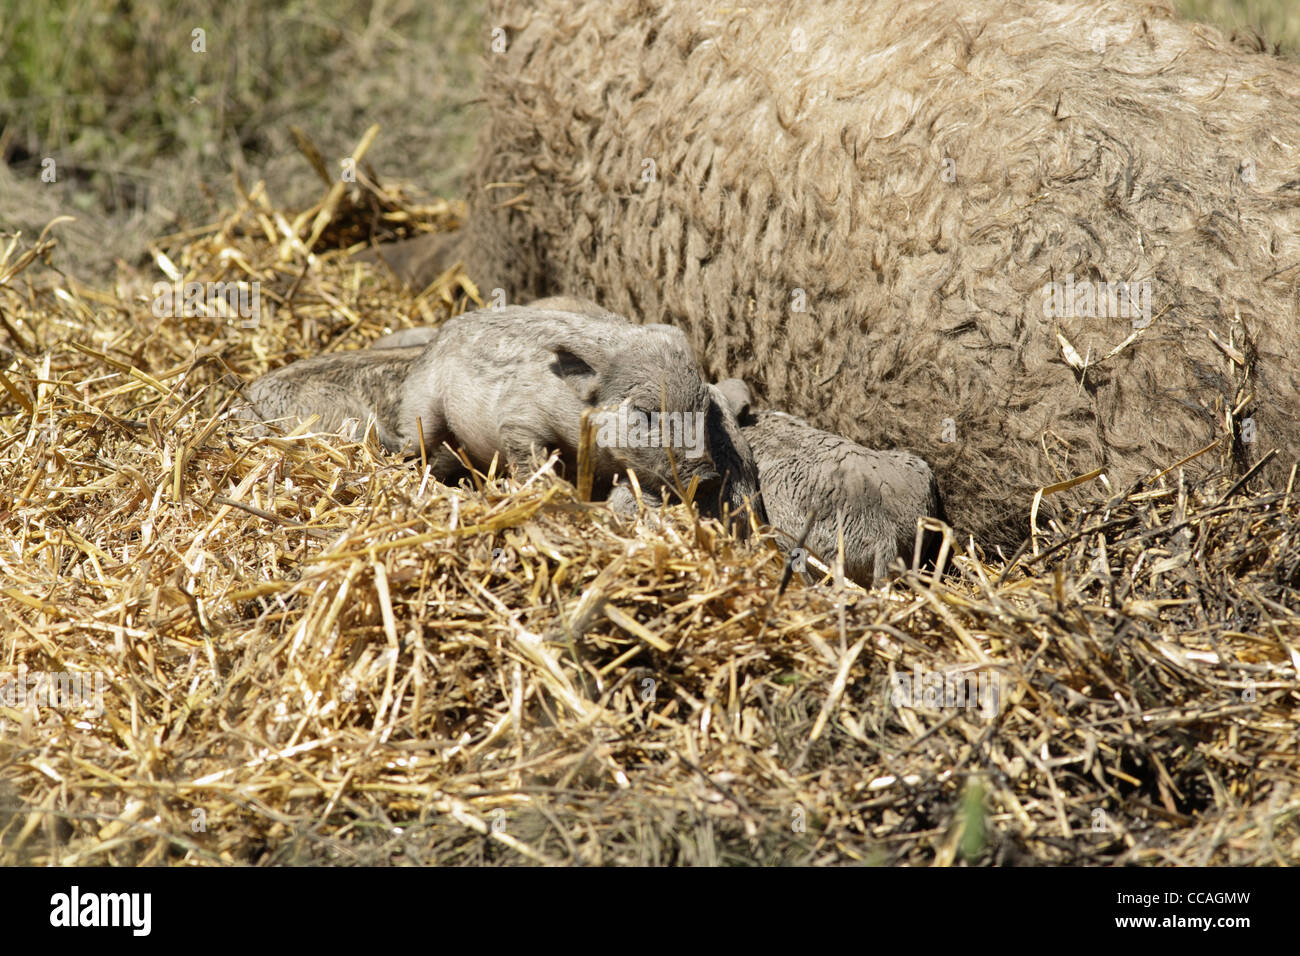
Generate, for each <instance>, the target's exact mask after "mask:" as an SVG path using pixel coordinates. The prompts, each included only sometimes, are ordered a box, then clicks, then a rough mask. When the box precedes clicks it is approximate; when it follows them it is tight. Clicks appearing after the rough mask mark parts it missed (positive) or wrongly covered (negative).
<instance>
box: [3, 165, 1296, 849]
mask: <svg viewBox="0 0 1300 956" xmlns="http://www.w3.org/2000/svg"><path fill="white" fill-rule="evenodd" d="M458 215H459V211H458V210H457V209H456V208H455V207H453V206H449V205H447V204H443V203H429V204H424V205H417V204H414V203H413V202H412V201H410V200H409V199H407V198H405V197H404V195H403V194H402V192H401V190H398V189H396V188H395V187H383V186H380V185H379V184H376V183H373V182H371V181H369V179H368V177H363V182H362V183H361V184H360V185H357V186H350V187H348V189H347V190H345V191H342V192H340V191H338V190H335V191H333V192H331V194H330V195H329V196H327V197H325V198H324V199H323V200H322V202H321V203H320V204H318V206H317V207H316V208H313V209H310V210H307V211H305V212H304V213H302V214H300V215H297V216H295V215H293V214H291V213H289V212H287V211H283V210H278V209H276V208H275V207H274V204H273V203H272V202H271V200H270V199H269V198H268V197H266V196H265V194H264V193H263V192H262V191H261V190H259V189H254V190H252V191H250V192H248V193H246V194H244V201H243V202H242V203H241V204H240V206H239V208H237V209H234V210H232V212H231V214H230V215H229V217H228V218H227V219H225V220H224V221H222V222H219V223H214V224H212V225H211V226H210V227H207V228H205V229H202V230H197V231H195V232H194V233H192V234H190V235H185V236H176V237H170V238H167V239H163V240H160V242H159V244H158V249H157V252H158V256H157V263H158V265H159V270H160V271H159V273H157V274H158V275H161V274H163V273H164V272H165V271H166V270H171V271H174V272H175V273H176V274H177V275H179V276H180V277H181V278H182V279H184V280H190V279H194V280H199V281H217V280H229V279H232V278H243V279H248V280H252V279H257V280H259V281H260V282H261V283H262V287H261V291H262V295H263V297H264V299H266V300H267V301H269V302H271V303H273V304H274V311H273V313H271V314H270V315H269V316H268V315H264V316H263V318H262V321H261V322H260V323H259V325H258V326H257V327H255V328H245V327H244V326H243V323H242V322H241V321H240V320H239V319H238V318H222V317H220V316H203V315H198V316H191V317H162V318H159V317H157V316H155V315H154V314H153V311H152V309H151V305H150V302H151V296H150V285H151V282H152V278H154V276H150V277H149V278H148V279H142V280H141V282H140V284H139V285H138V286H136V287H127V286H126V285H122V286H119V287H118V288H115V289H112V290H93V289H89V288H86V287H84V286H82V285H80V284H78V283H77V282H76V281H75V280H73V279H72V278H70V277H65V276H62V275H59V274H55V273H51V272H49V271H48V270H45V269H43V268H42V267H41V265H40V262H39V255H34V253H39V251H40V249H41V248H42V246H41V243H39V242H37V241H36V240H35V239H34V238H33V237H26V238H24V239H23V240H21V241H18V242H16V243H13V244H12V245H9V244H6V246H5V247H4V248H3V249H0V252H3V255H2V256H0V319H2V321H3V329H4V331H3V333H0V335H2V336H3V345H4V353H3V366H2V367H3V380H2V382H0V384H2V385H3V389H4V391H3V395H0V458H2V459H3V464H2V465H0V483H2V484H3V487H2V488H0V656H2V657H3V661H2V663H0V675H3V676H0V681H6V682H8V684H9V686H11V687H12V686H13V684H12V681H13V676H14V675H16V674H18V673H20V672H21V673H25V674H28V675H30V674H34V673H59V672H63V673H85V674H95V675H100V678H101V679H102V681H103V695H102V704H103V708H102V712H97V711H96V710H95V709H94V708H92V709H90V710H85V711H83V710H81V709H79V708H76V707H62V706H55V707H51V706H48V705H47V704H38V705H37V706H32V705H31V704H30V702H28V703H27V704H24V703H23V702H22V701H19V702H17V704H15V703H14V702H13V701H12V700H10V701H9V702H5V689H4V685H3V684H0V723H2V724H3V730H2V732H0V862H3V863H28V864H38V865H45V864H70V863H83V864H181V865H208V864H251V865H268V864H290V863H339V864H354V863H364V864H373V863H443V864H468V863H488V864H529V865H532V864H549V863H556V864H570V863H603V864H622V863H677V864H685V863H778V862H782V863H862V862H866V863H882V864H885V863H914V864H922V865H931V864H940V865H942V864H948V863H954V862H967V863H971V864H980V865H986V864H995V863H1026V864H1037V863H1061V862H1068V863H1145V864H1172V863H1234V864H1235V863H1240V864H1277V863H1282V862H1290V863H1295V862H1297V860H1300V792H1298V791H1297V789H1296V783H1297V778H1296V752H1297V722H1296V705H1297V699H1298V698H1297V694H1298V693H1300V685H1298V683H1297V667H1298V666H1300V619H1298V618H1297V611H1296V607H1297V602H1296V589H1297V587H1300V503H1298V502H1297V500H1296V496H1295V495H1294V494H1293V488H1292V487H1291V485H1290V484H1288V483H1284V484H1283V487H1282V488H1281V489H1280V490H1277V491H1270V492H1263V493H1261V492H1260V491H1259V490H1258V488H1257V487H1255V486H1257V485H1258V481H1257V479H1252V480H1251V481H1249V482H1245V483H1242V482H1241V481H1240V480H1232V479H1228V478H1222V479H1218V478H1209V479H1205V480H1203V481H1198V482H1191V481H1188V480H1185V479H1184V478H1183V477H1182V474H1183V473H1182V471H1180V470H1177V469H1175V470H1173V471H1171V472H1169V473H1168V474H1166V475H1164V476H1162V477H1160V478H1159V479H1156V478H1154V476H1153V477H1152V478H1151V480H1149V481H1148V482H1147V483H1146V484H1145V485H1141V486H1134V487H1128V488H1122V489H1121V488H1118V487H1117V488H1115V489H1113V491H1112V492H1107V490H1106V489H1105V487H1104V486H1103V485H1102V484H1101V483H1100V481H1093V482H1091V483H1089V484H1088V485H1087V486H1086V487H1085V489H1084V490H1086V491H1087V492H1089V495H1088V498H1089V501H1090V504H1088V505H1087V506H1086V507H1083V508H1066V509H1063V511H1062V516H1060V517H1058V518H1057V519H1054V520H1048V519H1047V518H1045V517H1044V514H1045V512H1043V513H1041V514H1039V516H1038V518H1037V525H1038V533H1037V534H1036V535H1035V537H1034V538H1033V540H1031V541H1026V542H1025V546H1024V548H1023V549H1022V550H1021V553H1020V554H1019V556H1018V557H1017V558H1016V560H1015V561H1013V562H1009V563H1008V562H1004V561H1001V560H996V561H995V560H992V559H991V558H990V557H989V556H987V555H985V554H983V553H982V552H981V551H980V550H979V548H978V547H977V546H976V545H975V544H974V543H972V542H971V541H969V540H968V539H959V538H953V537H951V536H950V538H949V541H948V544H949V549H948V552H947V555H946V558H945V563H946V565H947V566H948V567H949V568H950V569H951V573H950V574H949V576H948V577H947V578H946V579H945V580H944V581H942V582H940V583H937V584H936V583H933V582H930V581H928V580H925V579H923V578H921V577H918V576H916V575H914V574H909V575H905V576H903V577H901V578H899V579H897V580H896V581H895V582H894V583H893V585H892V586H891V588H890V589H889V590H888V591H877V592H870V593H869V592H865V591H862V590H860V589H856V588H854V587H852V586H851V585H850V586H846V587H845V588H843V589H839V588H836V587H835V586H834V584H833V582H829V583H827V584H826V585H824V586H822V587H819V588H816V589H808V588H805V587H804V586H803V585H802V584H800V583H799V582H798V580H797V579H796V580H795V582H793V583H792V584H791V586H790V587H789V588H788V589H786V590H785V591H784V592H781V593H779V582H780V580H781V577H782V571H783V566H782V563H781V558H780V556H779V555H778V554H777V553H776V552H775V550H774V549H773V548H772V547H771V546H770V545H769V544H765V543H763V542H761V541H756V542H753V543H738V542H736V541H734V540H733V539H732V538H730V537H728V536H727V535H726V534H725V533H724V532H723V530H722V529H721V528H719V527H718V526H717V525H715V524H712V523H708V522H701V521H699V520H697V519H695V518H693V517H692V516H691V514H690V513H689V512H688V511H686V510H684V509H683V508H681V507H677V508H675V509H668V510H666V511H664V512H662V513H655V514H645V515H643V516H642V517H641V518H640V519H639V520H634V519H632V518H627V517H620V516H616V515H615V514H613V513H612V512H611V511H609V510H608V509H606V508H605V507H603V506H601V505H592V504H587V503H585V502H582V501H580V500H578V496H577V494H576V493H575V491H574V489H573V488H572V487H571V486H569V485H567V484H565V483H564V482H562V481H560V480H558V479H556V478H554V477H552V476H550V475H548V474H539V475H537V476H531V477H524V478H522V479H521V480H518V481H515V480H513V479H511V480H506V479H503V478H501V477H499V476H496V475H490V476H479V477H478V478H477V479H476V480H475V482H474V483H473V484H472V485H467V486H464V487H461V488H458V489H450V488H447V487H444V486H441V485H438V484H437V483H435V482H432V481H429V480H426V479H425V478H424V476H423V475H422V473H421V466H420V464H419V463H407V462H402V461H399V460H397V459H394V458H391V457H387V456H385V455H384V454H383V453H382V452H381V451H380V450H379V447H378V445H377V444H376V443H375V442H374V440H373V438H372V439H370V440H369V441H366V442H360V443H357V442H350V441H346V440H343V439H341V438H336V437H329V436H323V435H319V434H315V433H312V432H310V431H308V430H302V431H300V433H298V434H295V435H291V436H287V437H282V438H280V437H272V438H256V437H254V436H253V435H252V434H251V432H250V431H249V430H248V428H247V426H245V425H243V424H239V423H235V422H230V421H226V420H225V419H223V418H222V409H223V406H224V405H225V404H226V403H227V402H228V401H229V400H230V399H231V397H232V395H233V394H234V392H235V388H236V385H237V383H238V382H240V381H249V380H251V379H252V378H253V377H255V376H256V375H258V374H260V373H262V372H264V371H265V370H267V369H268V368H271V367H274V366H277V365H279V364H281V363H283V362H286V361H290V360H292V359H293V358H296V357H300V356H302V355H306V354H314V353H316V352H317V351H320V350H322V349H346V348H353V347H359V346H362V345H363V344H364V343H365V342H368V341H370V340H372V339H373V338H375V337H377V336H378V335H380V334H382V333H383V332H385V331H387V330H390V329H394V328H398V327H403V326H406V325H411V324H421V323H432V322H437V321H440V320H441V319H442V318H445V316H446V315H447V314H449V313H451V312H453V311H456V310H459V309H463V308H464V307H466V305H467V303H469V302H470V301H472V299H473V296H474V295H475V294H477V290H476V289H474V287H473V286H472V285H470V284H469V282H468V281H467V280H466V279H465V277H464V275H463V274H462V273H460V272H458V271H453V272H449V273H447V274H445V275H444V276H442V277H441V279H440V280H439V281H438V282H436V283H434V284H433V285H432V286H430V287H429V288H426V289H422V290H418V291H416V292H412V291H410V290H406V289H403V288H400V287H399V286H398V285H396V284H394V283H393V282H391V280H390V277H389V276H387V275H386V274H385V273H384V272H382V271H381V270H377V269H375V268H373V267H371V266H369V265H365V266H362V265H358V264H357V263H356V262H355V261H354V260H351V259H349V258H347V257H346V256H344V255H343V254H342V253H341V252H340V251H338V250H339V249H340V248H342V247H343V246H346V245H348V244H349V243H351V242H353V241H354V240H357V239H361V238H365V237H368V236H370V235H372V234H374V233H375V230H376V228H378V231H379V232H380V233H382V234H383V235H386V236H392V235H402V234H407V235H409V234H413V233H415V232H419V231H425V232H430V231H433V232H436V231H445V230H448V229H450V228H451V227H452V226H454V224H455V222H456V221H457V218H458ZM313 233H315V234H316V238H315V239H314V240H313V238H312V236H313ZM56 234H57V227H55V228H54V229H53V230H52V231H51V236H53V235H56ZM44 241H50V239H49V238H48V237H47V239H46V240H44ZM308 250H310V251H308ZM1170 464H1172V462H1170ZM1052 497H1055V496H1053V495H1049V496H1048V498H1049V499H1050V498H1052ZM24 669H25V670H24ZM934 674H938V675H940V681H941V680H942V675H944V674H956V675H969V676H970V677H971V679H972V680H974V681H978V680H979V679H980V678H981V677H982V679H983V680H984V681H985V686H989V687H995V688H997V693H996V695H995V697H994V698H985V700H986V701H990V702H989V703H988V704H987V706H985V705H983V704H981V705H980V706H976V707H973V708H969V707H955V706H945V701H944V698H943V692H942V691H940V692H939V693H938V694H937V696H936V695H935V694H933V693H932V694H930V696H929V697H928V698H927V697H926V695H925V694H924V693H918V694H917V696H916V697H915V698H911V697H908V698H907V699H906V700H902V701H900V700H897V699H896V695H897V693H898V691H899V686H900V685H899V678H900V677H901V676H904V675H934ZM931 679H932V678H929V677H927V678H925V680H926V681H930V680H931ZM926 686H932V685H931V684H927V685H926ZM962 686H963V687H965V686H966V685H965V684H963V685H962ZM972 686H973V685H972ZM948 703H955V701H949V702H948ZM986 713H987V714H988V716H986Z"/></svg>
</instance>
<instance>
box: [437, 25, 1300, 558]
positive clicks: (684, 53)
mask: <svg viewBox="0 0 1300 956" xmlns="http://www.w3.org/2000/svg"><path fill="white" fill-rule="evenodd" d="M490 25H491V26H493V27H497V28H500V32H498V33H497V34H496V38H497V41H498V42H497V52H493V53H490V54H488V59H487V69H486V70H485V85H484V94H485V98H486V103H487V109H488V119H487V122H486V125H485V127H484V129H483V131H482V139H481V144H480V155H479V161H478V164H477V169H476V174H475V175H476V182H475V183H474V184H473V186H474V188H473V191H472V193H471V204H472V210H473V212H472V215H471V219H470V223H469V225H468V226H467V227H466V228H465V230H464V231H463V234H462V235H461V237H460V239H459V240H458V244H459V248H458V249H457V250H456V251H457V253H458V254H459V255H460V257H461V258H463V260H464V261H465V262H466V263H467V264H469V265H470V266H471V268H472V269H473V270H475V271H476V272H477V273H478V275H479V277H480V278H481V279H483V280H485V281H486V283H487V285H488V288H492V287H495V286H499V287H500V288H502V289H503V290H505V293H506V295H507V296H508V297H510V298H511V299H513V300H515V301H521V300H525V299H526V298H528V297H531V296H535V295H545V294H551V293H556V292H566V293H572V294H576V295H583V296H588V297H590V298H593V299H595V300H596V301H598V302H600V303H601V304H602V305H604V306H606V307H607V308H610V309H613V310H615V311H617V312H620V313H623V314H626V315H629V316H631V317H633V318H634V319H636V320H637V321H643V322H671V323H674V324H677V325H680V326H682V327H683V328H685V329H686V330H687V332H688V335H689V337H690V339H691V343H692V345H693V346H694V348H695V349H696V351H697V352H698V353H699V355H700V357H701V360H702V362H703V363H704V365H705V367H706V369H707V370H708V371H709V372H711V373H712V374H713V375H714V376H715V377H717V378H721V377H723V376H727V375H734V376H739V377H741V378H743V379H745V380H746V381H748V382H749V383H750V385H751V386H752V388H753V389H754V392H755V395H756V398H757V400H758V403H759V404H766V405H770V406H773V407H777V408H781V409H784V410H786V411H789V412H792V413H795V414H797V415H801V416H803V417H805V418H808V419H809V420H811V421H812V422H813V423H815V424H816V425H818V426H820V427H822V428H825V429H829V430H831V431H834V432H838V433H840V434H842V435H845V436H847V437H849V438H851V439H853V440H855V441H858V442H861V443H863V444H865V445H867V446H869V447H876V448H889V447H895V446H896V447H901V448H906V449H909V450H912V451H914V452H916V453H918V454H920V455H922V456H923V457H925V458H926V460H927V461H929V462H930V463H931V464H932V465H933V466H934V469H935V472H936V473H937V474H938V476H939V481H940V484H941V486H942V488H943V492H944V494H945V496H946V498H947V501H948V503H949V506H950V507H949V512H950V513H951V514H952V517H953V519H954V524H956V525H957V527H958V528H959V529H960V530H963V531H968V532H973V533H975V534H976V536H977V538H979V539H980V540H982V541H983V542H984V543H997V544H1014V543H1015V542H1016V541H1018V540H1020V538H1021V536H1022V535H1023V533H1024V531H1025V526H1026V517H1027V514H1028V511H1029V504H1030V500H1031V496H1032V495H1033V492H1034V491H1035V489H1037V488H1039V487H1041V486H1044V485H1050V484H1052V483H1055V482H1058V481H1060V480H1062V479H1065V478H1069V477H1072V476H1076V475H1080V474H1083V473H1086V472H1089V471H1091V470H1093V469H1095V468H1105V469H1106V472H1107V475H1108V477H1109V480H1110V483H1111V485H1112V487H1115V488H1119V487H1121V486H1123V485H1124V484H1126V483H1128V482H1129V481H1131V480H1133V479H1135V478H1137V477H1139V476H1140V475H1142V474H1144V473H1147V472H1151V471H1153V470H1156V469H1163V468H1166V467H1168V466H1170V465H1173V464H1174V463H1176V462H1178V461H1179V460H1180V459H1181V458H1183V457H1184V456H1187V455H1188V454H1190V453H1191V452H1193V451H1196V450H1198V449H1200V448H1202V447H1204V446H1206V445H1208V444H1210V443H1212V442H1216V441H1217V442H1218V446H1217V447H1216V448H1215V449H1214V450H1212V451H1210V452H1209V453H1207V454H1206V455H1203V456H1201V457H1200V458H1199V459H1197V460H1196V462H1195V463H1193V464H1191V465H1188V466H1187V467H1188V468H1189V469H1193V470H1197V469H1199V470H1204V469H1206V468H1215V469H1217V468H1220V467H1228V468H1231V469H1234V470H1236V471H1238V472H1240V471H1241V470H1243V469H1245V468H1249V467H1250V465H1251V463H1252V462H1254V461H1257V460H1258V459H1259V458H1260V457H1261V456H1262V455H1263V454H1264V453H1266V452H1267V451H1268V450H1269V449H1273V448H1276V449H1278V450H1279V452H1280V454H1279V455H1277V456H1276V457H1275V458H1274V459H1273V461H1272V462H1270V464H1269V466H1268V468H1266V469H1265V470H1264V472H1263V474H1264V476H1265V477H1266V479H1267V480H1269V481H1271V482H1273V483H1275V484H1277V483H1284V482H1285V480H1286V476H1287V474H1288V473H1289V470H1290V467H1291V465H1292V463H1293V462H1294V460H1295V457H1296V453H1297V449H1298V448H1300V442H1298V440H1297V439H1298V438H1300V422H1298V421H1297V411H1298V410H1300V409H1298V405H1297V376H1296V363H1297V355H1300V340H1298V339H1300V336H1298V334H1297V280H1298V279H1300V211H1298V208H1297V204H1298V203H1300V68H1297V66H1296V65H1295V64H1292V63H1288V62H1286V61H1284V60H1281V59H1279V58H1277V57H1275V56H1272V55H1270V54H1268V53H1264V52H1260V51H1259V50H1258V49H1248V48H1247V47H1246V46H1244V45H1238V44H1236V43H1234V42H1231V41H1229V40H1228V39H1226V38H1225V37H1224V36H1223V35H1222V34H1221V33H1219V32H1218V31H1216V30H1215V29H1213V28H1210V27H1206V26H1203V25H1198V24H1193V23H1189V22H1184V21H1181V20H1179V19H1177V18H1176V17H1175V15H1174V14H1173V12H1172V10H1171V9H1170V8H1169V7H1168V6H1167V5H1166V4H1163V3H1141V2H1126V0H1112V2H1101V0H1071V2H1062V3H1044V2H1038V0H1034V2H1030V0H990V2H987V3H974V2H965V3H963V2H918V0H892V2H891V0H875V2H871V3H862V2H859V0H808V2H803V0H779V2H771V3H768V2H761V0H750V2H746V3H744V4H743V5H734V6H733V5H726V4H723V5H719V4H715V3H711V2H703V0H676V2H671V0H670V2H666V3H653V4H652V3H649V2H640V0H506V2H498V3H496V4H495V5H494V8H493V11H492V13H491V14H490ZM502 47H504V49H501V48H502ZM1102 283H1104V284H1105V285H1104V286H1103V285H1101V284H1102ZM1053 284H1055V285H1053ZM1121 289H1122V290H1123V292H1124V293H1125V295H1126V296H1128V301H1125V300H1124V299H1123V298H1120V299H1118V300H1117V301H1111V299H1112V298H1113V297H1115V294H1116V293H1117V292H1118V291H1119V290H1121ZM1130 293H1131V294H1130ZM1144 296H1145V297H1146V298H1144ZM1117 313H1118V314H1117ZM1135 333H1136V336H1135V337H1134V334H1135ZM1090 490H1094V491H1100V490H1101V489H1099V488H1096V486H1095V485H1094V486H1093V488H1092V489H1090ZM1077 493H1078V490H1077V489H1076V490H1075V491H1072V492H1070V494H1077Z"/></svg>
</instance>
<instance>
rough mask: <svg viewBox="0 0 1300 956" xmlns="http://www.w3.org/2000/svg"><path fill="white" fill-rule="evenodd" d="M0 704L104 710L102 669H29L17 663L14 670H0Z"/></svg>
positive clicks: (94, 712)
mask: <svg viewBox="0 0 1300 956" xmlns="http://www.w3.org/2000/svg"><path fill="white" fill-rule="evenodd" d="M0 706H3V707H12V708H14V709H19V708H31V709H32V710H35V709H36V708H38V707H51V708H54V709H57V710H64V711H74V710H80V711H88V712H89V716H92V717H98V716H100V715H101V714H103V713H104V673H103V671H30V672H29V671H28V670H27V667H26V665H24V664H19V665H18V673H17V674H8V673H0Z"/></svg>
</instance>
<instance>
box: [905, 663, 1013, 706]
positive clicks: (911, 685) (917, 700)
mask: <svg viewBox="0 0 1300 956" xmlns="http://www.w3.org/2000/svg"><path fill="white" fill-rule="evenodd" d="M889 683H890V690H889V702H890V703H891V704H893V705H894V706H895V707H928V708H934V709H940V708H955V707H961V708H965V709H967V710H974V709H975V708H976V707H978V708H979V710H980V716H981V717H987V718H992V717H996V716H997V713H998V709H999V707H1000V705H1001V702H1002V681H1001V678H1000V677H999V675H998V674H997V673H995V672H990V671H987V670H984V671H979V672H978V673H976V672H975V671H965V672H960V671H923V670H921V668H920V667H918V666H913V668H912V673H910V674H909V673H908V672H907V671H896V672H895V673H894V674H893V675H891V677H890V679H889Z"/></svg>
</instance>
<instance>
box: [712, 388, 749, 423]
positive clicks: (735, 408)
mask: <svg viewBox="0 0 1300 956" xmlns="http://www.w3.org/2000/svg"><path fill="white" fill-rule="evenodd" d="M717 388H718V391H719V392H721V393H722V397H723V398H725V399H726V400H727V405H728V407H730V408H731V414H733V415H735V416H736V417H737V418H743V417H744V416H745V415H747V414H748V413H749V402H750V395H749V386H748V385H746V384H745V383H744V382H743V381H741V380H740V379H738V378H728V379H723V380H722V381H721V382H719V383H718V385H717Z"/></svg>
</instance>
